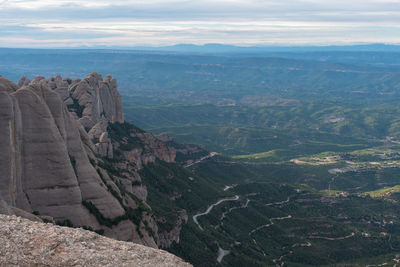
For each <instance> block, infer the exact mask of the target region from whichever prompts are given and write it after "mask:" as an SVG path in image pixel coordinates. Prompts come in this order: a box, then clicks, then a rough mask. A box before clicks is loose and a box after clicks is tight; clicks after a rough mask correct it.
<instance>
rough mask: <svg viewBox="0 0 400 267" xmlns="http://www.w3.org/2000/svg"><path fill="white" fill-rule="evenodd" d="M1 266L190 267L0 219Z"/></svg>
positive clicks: (166, 256)
mask: <svg viewBox="0 0 400 267" xmlns="http://www.w3.org/2000/svg"><path fill="white" fill-rule="evenodd" d="M0 266H191V265H190V264H188V263H185V262H184V261H183V260H182V259H180V258H178V257H176V256H174V255H172V254H170V253H168V252H166V251H163V250H157V249H153V248H149V247H145V246H142V245H138V244H133V243H129V242H123V241H116V240H113V239H110V238H106V237H103V236H100V235H98V234H96V233H93V232H90V231H86V230H83V229H73V228H68V227H61V226H56V225H53V224H45V223H41V222H33V221H30V220H26V219H22V218H20V217H17V216H7V215H0Z"/></svg>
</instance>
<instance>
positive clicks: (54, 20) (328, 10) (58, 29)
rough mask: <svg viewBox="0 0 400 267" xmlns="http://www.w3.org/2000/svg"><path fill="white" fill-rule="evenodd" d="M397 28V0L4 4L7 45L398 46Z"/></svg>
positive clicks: (16, 0)
mask: <svg viewBox="0 0 400 267" xmlns="http://www.w3.org/2000/svg"><path fill="white" fill-rule="evenodd" d="M399 25H400V1H398V0H364V1H361V0H351V1H348V0H346V1H345V0H336V1H327V0H325V1H324V0H319V1H317V0H246V1H244V0H219V1H216V0H214V1H211V0H198V1H188V0H147V1H145V0H124V1H122V0H114V1H104V0H98V1H93V0H86V1H81V0H57V1H54V0H3V1H1V0H0V37H1V38H2V39H0V45H1V46H21V45H27V44H28V45H29V44H30V45H32V46H37V45H42V46H51V45H55V44H57V46H58V45H62V43H63V42H66V43H65V45H81V44H83V43H85V44H89V45H116V46H120V45H143V44H155V45H163V44H165V45H167V44H174V43H197V44H202V43H207V42H213V43H215V42H216V43H233V44H243V45H248V44H338V43H360V42H386V43H400V31H399ZM85 36H86V37H87V38H85ZM64 37H65V38H64Z"/></svg>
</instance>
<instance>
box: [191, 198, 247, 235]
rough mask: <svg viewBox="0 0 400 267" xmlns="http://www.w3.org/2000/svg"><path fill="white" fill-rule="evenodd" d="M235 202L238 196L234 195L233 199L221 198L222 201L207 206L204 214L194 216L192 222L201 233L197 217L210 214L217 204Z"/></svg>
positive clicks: (201, 228)
mask: <svg viewBox="0 0 400 267" xmlns="http://www.w3.org/2000/svg"><path fill="white" fill-rule="evenodd" d="M236 200H239V196H238V195H236V196H234V197H229V198H223V199H220V200H218V201H217V202H216V203H214V204H211V205H210V206H208V208H207V210H206V211H205V212H203V213H199V214H196V215H194V216H193V221H194V223H195V224H197V226H198V227H199V229H200V230H202V231H203V230H204V229H203V227H201V225H200V223H199V221H198V220H197V218H198V217H200V216H204V215H207V214H208V213H210V211H211V210H212V209H213V208H214V207H216V206H218V205H219V204H221V203H223V202H225V201H236Z"/></svg>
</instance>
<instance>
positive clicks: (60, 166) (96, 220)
mask: <svg viewBox="0 0 400 267" xmlns="http://www.w3.org/2000/svg"><path fill="white" fill-rule="evenodd" d="M93 77H94V78H93ZM97 78H98V76H96V75H92V76H91V78H89V79H88V81H87V82H86V83H88V84H89V83H91V84H93V86H95V85H94V84H100V85H99V86H98V87H96V88H97V89H98V90H99V99H100V98H101V95H102V94H103V93H101V92H100V91H101V90H107V89H105V88H109V89H110V94H111V93H112V94H114V96H115V95H117V93H115V92H113V91H112V90H116V87H115V86H116V83H115V81H114V80H113V79H111V78H110V77H109V78H107V79H106V82H103V83H101V82H99V81H98V80H96V79H97ZM69 83H71V85H72V84H73V82H72V81H69V80H65V79H61V77H58V78H56V79H54V80H49V81H46V80H45V79H44V78H43V77H36V78H35V79H34V80H33V81H32V82H31V83H30V84H29V85H28V86H23V87H21V88H18V86H17V85H16V84H14V83H12V82H10V81H8V80H7V79H5V78H3V77H1V78H0V148H1V149H2V153H0V195H1V196H2V199H3V202H5V203H7V205H8V206H9V207H15V208H18V209H20V210H24V211H26V212H28V213H32V212H35V213H37V214H40V215H43V216H50V217H51V218H53V219H54V221H58V222H63V221H66V220H68V221H69V222H70V223H71V224H72V225H74V226H86V227H90V228H92V229H95V230H102V231H104V234H105V235H107V236H110V237H113V238H117V239H121V240H129V241H134V242H138V243H144V244H147V245H149V246H153V247H156V243H155V241H154V239H153V237H152V236H150V235H149V233H147V231H146V230H145V226H144V225H141V224H140V223H142V222H137V221H136V223H135V222H132V220H130V219H129V216H127V215H126V213H127V211H128V210H135V209H137V207H138V205H139V203H135V201H133V200H132V199H131V200H126V199H123V198H122V197H121V194H122V193H121V192H120V190H119V189H118V186H117V185H116V184H115V183H114V181H113V179H112V177H109V175H108V173H107V172H105V171H104V170H102V168H101V167H99V166H98V163H99V162H101V161H99V159H98V158H97V157H96V153H97V151H96V146H95V145H94V144H93V143H92V141H91V138H90V136H89V135H88V133H87V132H86V130H85V129H84V127H83V126H82V124H81V121H80V120H77V119H76V117H75V116H74V115H73V114H72V113H71V112H69V111H68V109H67V107H66V106H65V104H64V103H63V102H64V101H63V100H62V99H61V98H60V95H62V94H60V92H59V91H62V90H64V89H65V88H67V89H68V88H69V87H67V85H68V84H69ZM108 86H109V87H108ZM50 87H52V88H53V90H52V89H51V88H50ZM63 88H64V89H63ZM101 88H102V89H101ZM57 90H58V91H57ZM68 90H69V89H68ZM76 90H78V89H76ZM82 90H83V89H82ZM86 93H87V92H86ZM86 104H87V106H88V107H89V108H91V106H90V105H89V104H88V103H86ZM101 105H102V106H106V105H103V104H101ZM118 105H119V106H120V101H119V104H118ZM118 105H114V106H113V107H116V106H118ZM106 109H107V108H106ZM101 112H103V113H104V112H105V114H106V115H104V118H103V119H105V120H107V118H110V120H111V122H112V121H114V120H116V121H118V120H122V119H123V117H122V114H121V113H122V111H121V110H120V111H117V110H114V111H113V110H112V109H107V111H105V110H104V109H103V110H102V111H101ZM88 114H89V113H88ZM92 115H93V114H92ZM93 116H94V117H95V118H97V117H96V116H97V115H93ZM100 119H101V118H99V120H100ZM91 121H93V122H96V121H95V120H94V119H93V120H92V119H91ZM100 137H101V138H100V141H101V142H100V144H104V143H107V142H108V144H107V146H106V149H104V150H105V151H106V152H105V153H106V154H107V155H108V156H110V157H112V147H110V146H111V142H110V140H109V139H107V133H106V132H105V133H104V132H103V133H102V134H101V135H100ZM100 147H101V146H100ZM101 173H102V175H100V174H101ZM84 204H85V205H84ZM3 206H4V205H3ZM13 214H15V212H14V213H13ZM102 218H105V219H103V220H102ZM141 218H142V219H143V220H146V221H147V222H148V223H147V224H148V225H149V226H148V227H150V228H152V227H153V228H152V229H153V231H154V232H155V233H156V232H157V231H156V226H155V225H154V224H152V223H151V222H152V219H151V215H150V214H148V213H145V212H143V214H142V215H141ZM137 224H139V225H137Z"/></svg>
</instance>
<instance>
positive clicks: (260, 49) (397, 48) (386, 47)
mask: <svg viewBox="0 0 400 267" xmlns="http://www.w3.org/2000/svg"><path fill="white" fill-rule="evenodd" d="M46 49H48V48H46ZM21 50H26V49H21ZM29 50H32V51H35V50H39V51H40V50H42V49H29ZM50 50H55V51H57V50H133V51H147V52H150V51H155V52H175V53H257V54H258V53H271V52H295V53H300V52H329V51H341V52H400V45H393V44H383V43H375V44H359V45H327V46H312V45H303V46H296V45H287V46H285V45H267V46H236V45H227V44H217V43H210V44H204V45H196V44H176V45H170V46H91V47H89V46H81V47H76V48H71V47H65V48H57V49H51V48H50Z"/></svg>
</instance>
